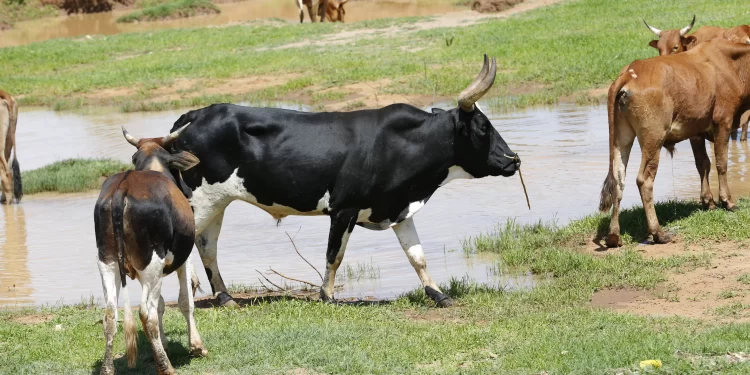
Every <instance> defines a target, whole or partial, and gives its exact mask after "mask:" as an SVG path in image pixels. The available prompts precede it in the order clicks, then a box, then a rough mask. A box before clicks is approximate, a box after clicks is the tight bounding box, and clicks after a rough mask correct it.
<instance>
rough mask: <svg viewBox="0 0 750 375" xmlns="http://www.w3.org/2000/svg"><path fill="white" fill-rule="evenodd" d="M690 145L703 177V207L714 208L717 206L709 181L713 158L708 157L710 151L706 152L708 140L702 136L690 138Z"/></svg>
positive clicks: (699, 172) (696, 165) (696, 164)
mask: <svg viewBox="0 0 750 375" xmlns="http://www.w3.org/2000/svg"><path fill="white" fill-rule="evenodd" d="M690 147H692V148H693V156H694V157H695V168H697V169H698V174H699V175H700V178H701V203H703V208H705V209H709V210H713V209H714V208H716V203H715V202H714V196H713V194H712V193H711V186H710V185H709V183H708V181H709V178H708V175H709V174H710V173H711V159H709V158H708V153H706V140H705V139H703V138H702V137H693V138H690Z"/></svg>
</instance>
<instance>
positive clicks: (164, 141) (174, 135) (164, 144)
mask: <svg viewBox="0 0 750 375" xmlns="http://www.w3.org/2000/svg"><path fill="white" fill-rule="evenodd" d="M188 125H190V124H187V125H185V126H183V127H181V128H179V129H177V130H175V131H173V132H171V133H169V134H167V135H166V136H164V138H162V139H161V145H162V147H165V148H166V147H168V146H169V145H171V144H172V142H174V141H176V140H177V137H179V136H180V134H181V133H182V131H183V130H185V128H187V127H188Z"/></svg>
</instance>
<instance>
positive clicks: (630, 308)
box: [585, 242, 750, 322]
mask: <svg viewBox="0 0 750 375" xmlns="http://www.w3.org/2000/svg"><path fill="white" fill-rule="evenodd" d="M638 248H639V251H642V252H643V254H644V256H646V257H649V258H663V257H668V256H670V255H676V254H682V255H690V254H696V255H697V254H701V253H704V252H709V253H711V254H712V255H713V257H712V259H711V265H710V266H708V267H698V268H696V269H693V270H687V271H684V272H680V273H673V274H671V275H669V279H668V280H667V281H666V282H664V283H661V284H660V285H658V286H657V288H656V289H655V290H652V291H635V290H627V289H619V290H600V291H597V292H596V293H594V296H593V298H592V300H591V304H592V305H593V306H596V307H603V308H608V309H613V310H616V311H622V312H627V313H632V314H638V315H653V316H681V317H688V318H696V319H704V320H729V321H741V322H747V321H750V249H749V248H748V246H747V245H746V244H744V243H737V242H722V243H715V244H710V245H709V246H708V247H706V246H705V245H704V246H699V245H691V246H686V245H685V244H684V243H682V244H681V243H672V244H667V245H640V246H638ZM641 248H642V250H641ZM585 251H596V250H592V249H591V248H589V249H587V250H585ZM616 251H617V250H616ZM598 253H599V254H601V253H607V252H598Z"/></svg>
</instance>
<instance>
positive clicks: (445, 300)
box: [424, 286, 453, 307]
mask: <svg viewBox="0 0 750 375" xmlns="http://www.w3.org/2000/svg"><path fill="white" fill-rule="evenodd" d="M424 291H425V293H427V296H428V297H430V299H432V300H433V301H435V304H436V305H437V307H451V306H453V300H452V299H451V298H450V297H448V296H446V295H445V294H443V293H440V292H438V291H437V290H435V289H433V288H432V287H429V286H426V287H424Z"/></svg>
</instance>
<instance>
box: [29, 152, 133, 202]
mask: <svg viewBox="0 0 750 375" xmlns="http://www.w3.org/2000/svg"><path fill="white" fill-rule="evenodd" d="M132 168H133V167H132V165H130V164H125V163H122V162H119V161H117V160H113V159H66V160H62V161H58V162H55V163H52V164H50V165H47V166H44V167H42V168H39V169H34V170H30V171H25V172H22V173H21V177H22V179H23V192H24V194H36V193H43V192H57V193H75V192H80V191H86V190H92V189H98V188H99V186H101V182H102V179H103V178H105V177H109V176H111V175H113V174H115V173H119V172H122V171H126V170H128V169H132Z"/></svg>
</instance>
